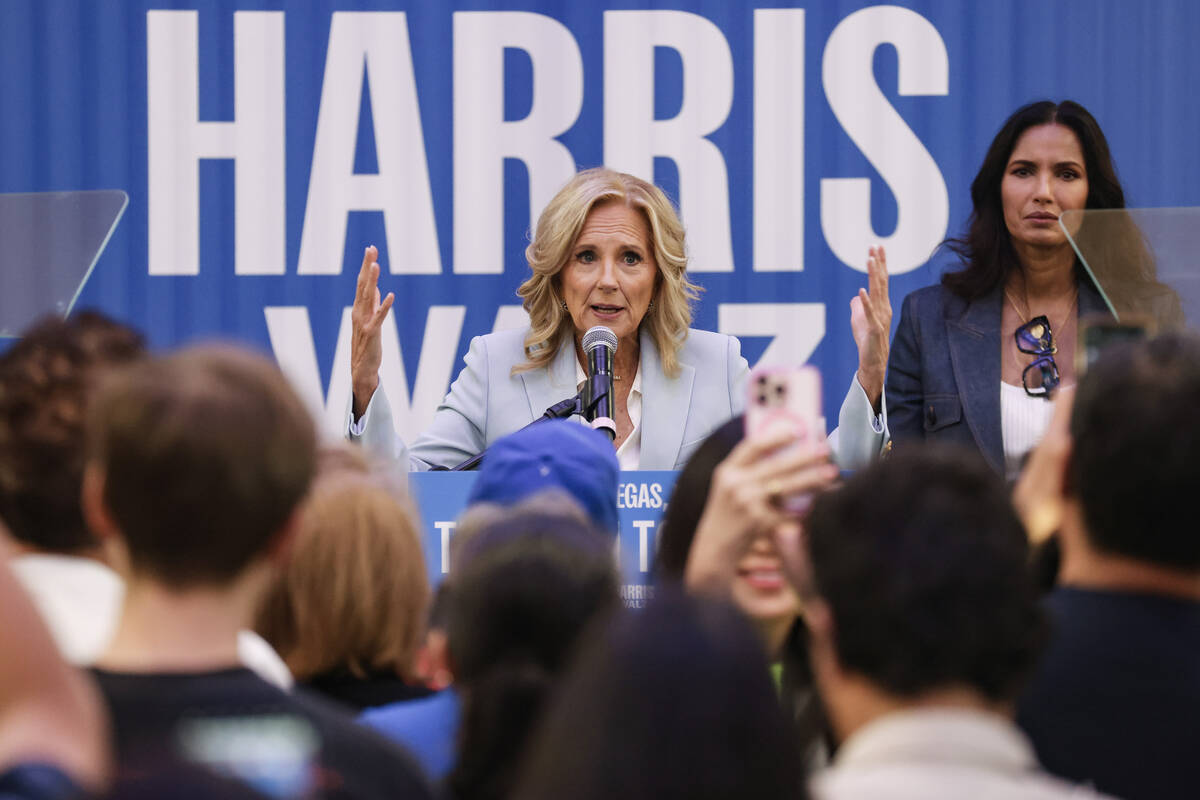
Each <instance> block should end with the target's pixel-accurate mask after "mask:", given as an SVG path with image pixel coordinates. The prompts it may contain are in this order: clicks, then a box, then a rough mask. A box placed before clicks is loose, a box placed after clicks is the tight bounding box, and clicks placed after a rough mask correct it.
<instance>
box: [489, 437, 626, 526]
mask: <svg viewBox="0 0 1200 800" xmlns="http://www.w3.org/2000/svg"><path fill="white" fill-rule="evenodd" d="M620 472H621V468H620V465H619V464H618V463H617V454H616V451H615V450H614V449H613V445H612V441H611V440H610V439H609V438H608V436H607V435H606V434H605V433H603V432H601V431H597V430H592V429H591V428H588V427H587V426H585V425H580V424H579V423H578V422H575V421H572V420H565V419H554V420H547V421H546V422H539V423H538V424H536V425H531V426H529V427H528V428H523V429H521V430H519V431H517V432H516V433H512V434H509V435H508V436H505V437H504V438H502V439H498V440H496V442H495V444H493V445H492V446H491V447H489V448H488V449H487V452H486V453H485V454H484V457H483V464H482V465H481V466H480V468H479V479H478V480H477V481H476V482H475V486H474V488H473V489H472V490H471V496H470V497H469V498H468V499H467V504H468V505H473V504H475V503H495V504H497V505H501V506H511V505H515V504H516V503H519V502H520V501H522V500H524V499H525V498H527V497H529V496H530V495H533V494H536V493H538V492H540V491H543V490H545V489H561V490H562V491H564V492H566V493H567V494H568V495H570V496H571V498H572V499H573V500H575V501H576V502H578V503H579V505H580V506H581V507H582V508H583V510H584V511H585V512H586V513H587V515H588V516H589V517H590V518H591V519H592V521H593V522H595V523H596V524H597V525H599V526H600V527H602V528H603V529H604V530H606V531H609V532H610V533H614V534H615V533H616V532H617V483H618V479H619V478H620Z"/></svg>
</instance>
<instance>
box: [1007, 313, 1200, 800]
mask: <svg viewBox="0 0 1200 800" xmlns="http://www.w3.org/2000/svg"><path fill="white" fill-rule="evenodd" d="M1198 409H1200V338H1197V336H1196V335H1195V334H1192V333H1188V334H1168V335H1164V336H1162V337H1160V338H1158V339H1156V340H1153V341H1150V342H1145V343H1139V344H1137V345H1121V346H1118V345H1114V346H1113V348H1112V350H1111V351H1106V352H1105V353H1104V355H1103V356H1102V357H1101V359H1100V360H1099V361H1098V362H1097V363H1095V364H1094V365H1092V366H1091V367H1090V368H1089V369H1088V372H1087V374H1086V375H1084V377H1083V378H1082V379H1081V380H1080V382H1079V388H1078V390H1077V392H1076V397H1075V403H1074V408H1073V410H1072V417H1071V440H1072V441H1071V446H1070V451H1069V454H1067V455H1066V464H1065V465H1063V466H1064V472H1065V491H1064V495H1065V498H1064V499H1065V502H1066V511H1065V514H1064V519H1063V523H1062V527H1061V530H1060V533H1059V539H1060V542H1061V546H1062V566H1061V568H1060V573H1059V576H1060V577H1059V581H1060V586H1059V588H1057V589H1056V590H1055V591H1053V592H1052V593H1051V594H1050V595H1049V597H1048V599H1047V607H1048V609H1049V611H1050V614H1051V617H1052V620H1053V622H1054V637H1053V639H1052V642H1051V646H1050V648H1049V650H1048V652H1047V654H1046V657H1045V659H1044V660H1043V661H1042V663H1041V665H1040V667H1039V669H1038V671H1037V672H1036V674H1035V677H1034V679H1033V681H1032V683H1031V684H1030V686H1029V687H1028V690H1027V691H1026V692H1025V694H1024V696H1023V697H1022V699H1021V702H1020V705H1019V707H1018V721H1019V722H1020V724H1021V725H1022V727H1023V728H1024V729H1025V730H1026V731H1027V732H1028V734H1029V736H1030V738H1032V739H1033V742H1034V745H1035V746H1036V748H1037V752H1038V756H1039V757H1040V758H1041V760H1042V762H1043V763H1044V764H1045V765H1046V767H1047V768H1048V769H1050V770H1051V771H1053V772H1056V773H1058V774H1060V775H1064V776H1066V777H1069V778H1072V779H1075V780H1081V781H1089V782H1093V783H1095V785H1096V786H1097V787H1098V788H1100V789H1102V790H1104V791H1106V792H1110V793H1112V794H1115V795H1118V796H1120V797H1123V798H1126V800H1141V798H1146V799H1147V800H1149V798H1154V800H1172V799H1173V798H1185V797H1187V798H1190V797H1195V796H1196V794H1197V792H1198V791H1200V789H1198V788H1197V787H1198V786H1200V766H1198V762H1197V757H1196V756H1197V745H1198V743H1200V536H1198V535H1197V530H1196V527H1197V526H1196V490H1197V487H1200V460H1197V454H1198V453H1200V420H1198V419H1197V410H1198Z"/></svg>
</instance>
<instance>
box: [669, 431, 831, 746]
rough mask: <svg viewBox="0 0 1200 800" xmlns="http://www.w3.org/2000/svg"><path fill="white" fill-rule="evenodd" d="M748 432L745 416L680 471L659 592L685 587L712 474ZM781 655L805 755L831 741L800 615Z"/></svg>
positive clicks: (788, 704) (787, 698)
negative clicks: (821, 744) (688, 564)
mask: <svg viewBox="0 0 1200 800" xmlns="http://www.w3.org/2000/svg"><path fill="white" fill-rule="evenodd" d="M744 434H745V418H744V417H743V416H741V415H739V416H736V417H734V418H733V419H731V420H729V422H726V423H725V424H724V425H722V426H721V427H719V428H717V429H716V430H715V431H713V432H712V433H711V434H709V436H708V438H707V439H705V440H704V441H703V442H702V443H701V444H700V446H699V447H698V448H696V452H694V453H693V454H692V457H691V458H689V459H688V462H687V464H685V465H684V467H683V469H682V470H681V471H680V472H679V478H678V480H677V481H676V482H675V490H674V491H673V492H672V493H671V502H670V503H669V504H668V505H667V510H666V511H665V512H664V513H663V518H662V521H661V523H660V525H659V536H658V555H656V556H655V561H654V571H653V573H652V578H653V581H654V584H655V586H656V591H663V590H666V591H672V590H674V589H676V588H677V587H678V586H679V585H680V584H682V583H683V576H684V572H685V571H686V569H687V560H688V554H689V553H691V550H692V542H693V540H695V538H696V528H697V527H699V525H700V517H701V516H702V515H703V514H704V507H705V505H707V504H708V494H709V488H710V486H711V484H712V476H713V471H714V470H716V468H717V467H718V466H720V464H721V462H722V461H724V460H725V458H726V457H727V456H728V455H729V453H730V452H732V450H733V448H735V447H737V444H738V442H740V441H741V440H742V437H743V436H744ZM778 656H779V659H780V662H781V664H782V667H783V668H782V675H781V686H780V699H781V700H782V702H783V707H784V709H786V710H787V712H788V713H789V714H790V715H791V716H792V717H793V718H794V719H795V720H796V725H797V731H798V739H799V743H800V746H801V751H802V752H805V753H806V752H807V751H808V750H809V749H810V748H811V747H813V746H814V745H815V743H816V742H817V741H818V740H822V739H826V738H827V737H826V733H827V730H828V726H827V723H826V719H825V713H824V710H823V709H822V708H821V705H820V702H819V700H818V699H817V698H816V695H815V691H814V689H813V675H812V668H811V667H810V666H809V661H808V631H807V629H806V628H805V627H804V621H803V620H802V619H801V618H800V617H796V621H795V622H794V623H792V627H791V628H790V629H789V630H788V633H787V637H786V638H785V639H784V643H783V650H782V651H781V652H780V653H779V654H778Z"/></svg>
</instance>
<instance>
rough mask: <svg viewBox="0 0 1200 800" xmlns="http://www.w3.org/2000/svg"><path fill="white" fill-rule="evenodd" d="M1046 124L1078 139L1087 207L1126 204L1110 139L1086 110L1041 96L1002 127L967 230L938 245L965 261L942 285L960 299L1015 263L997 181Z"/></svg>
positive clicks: (990, 285)
mask: <svg viewBox="0 0 1200 800" xmlns="http://www.w3.org/2000/svg"><path fill="white" fill-rule="evenodd" d="M1049 124H1058V125H1064V126H1066V127H1068V128H1070V129H1071V130H1072V131H1074V132H1075V135H1076V136H1077V137H1078V138H1079V146H1080V147H1081V148H1082V149H1083V159H1084V168H1085V169H1086V170H1087V180H1088V196H1087V206H1086V207H1087V208H1124V207H1125V192H1124V191H1123V190H1122V189H1121V181H1120V180H1119V179H1118V178H1117V170H1116V167H1114V166H1113V162H1112V155H1111V153H1110V152H1109V149H1108V140H1107V139H1105V138H1104V131H1102V130H1100V125H1099V123H1097V122H1096V119H1095V117H1093V116H1092V115H1091V114H1090V113H1088V110H1087V109H1086V108H1084V107H1083V106H1081V105H1079V104H1078V103H1075V102H1073V101H1071V100H1063V101H1062V102H1061V103H1054V102H1053V101H1050V100H1041V101H1038V102H1036V103H1030V104H1029V105H1025V106H1021V107H1020V108H1018V109H1017V110H1016V111H1015V112H1013V114H1012V116H1010V117H1009V118H1008V119H1007V120H1005V122H1004V125H1003V126H1001V128H1000V132H999V133H997V134H996V138H994V139H993V140H992V144H991V146H990V147H988V151H987V155H986V156H984V158H983V164H982V165H981V166H980V167H979V172H978V174H976V175H975V180H974V181H972V182H971V203H972V205H973V208H972V210H971V216H970V218H969V219H968V220H967V231H966V233H965V234H963V235H962V236H958V237H955V238H952V239H947V240H946V241H945V242H943V243H942V244H943V245H945V246H946V247H947V248H949V249H950V250H951V251H953V252H954V253H955V254H957V255H958V257H959V258H960V259H961V261H962V263H963V268H962V269H961V270H958V271H955V272H949V273H946V274H945V275H943V276H942V286H944V287H946V288H947V289H949V290H950V291H951V292H953V293H954V294H956V295H958V296H959V297H962V298H964V299H966V300H975V299H978V298H980V297H982V296H984V295H986V294H987V293H988V292H990V291H992V289H994V288H995V287H996V286H997V285H999V284H1000V283H1002V282H1003V281H1004V279H1005V278H1006V277H1007V276H1008V273H1009V272H1010V271H1011V270H1012V269H1013V268H1014V267H1015V266H1016V265H1017V254H1016V251H1015V250H1014V249H1013V246H1012V238H1011V236H1010V235H1009V233H1008V227H1007V226H1006V225H1005V224H1004V208H1003V205H1002V203H1001V200H1000V183H1001V181H1002V180H1003V179H1004V171H1005V169H1006V168H1007V167H1008V159H1009V157H1011V156H1012V151H1013V149H1014V148H1015V147H1016V145H1017V140H1019V139H1020V138H1021V135H1022V134H1023V133H1025V131H1027V130H1028V129H1030V128H1033V127H1036V126H1038V125H1049Z"/></svg>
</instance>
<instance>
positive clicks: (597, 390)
mask: <svg viewBox="0 0 1200 800" xmlns="http://www.w3.org/2000/svg"><path fill="white" fill-rule="evenodd" d="M583 352H584V355H586V356H587V367H588V379H587V383H585V384H584V386H583V416H584V418H585V419H586V420H587V421H588V422H590V423H592V427H593V428H595V429H598V430H602V431H604V432H605V433H607V434H608V438H610V439H613V440H616V438H617V423H616V421H615V420H614V419H613V415H614V413H615V410H616V404H615V403H614V402H613V368H612V365H613V357H614V356H616V354H617V335H616V334H615V333H613V332H612V331H611V330H609V329H608V328H606V327H604V326H603V325H597V326H595V327H594V328H588V332H587V333H585V334H584V335H583Z"/></svg>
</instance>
